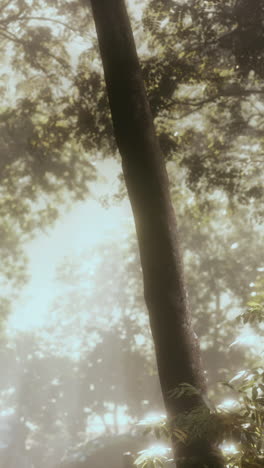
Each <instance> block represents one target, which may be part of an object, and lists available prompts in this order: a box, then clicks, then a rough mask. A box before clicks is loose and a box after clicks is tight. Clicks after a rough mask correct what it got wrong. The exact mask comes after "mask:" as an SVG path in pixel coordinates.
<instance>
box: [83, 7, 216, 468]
mask: <svg viewBox="0 0 264 468" xmlns="http://www.w3.org/2000/svg"><path fill="white" fill-rule="evenodd" d="M91 4H92V10H93V15H94V21H95V25H96V29H97V35H98V40H99V47H100V51H101V56H102V61H103V66H104V73H105V81H106V85H107V91H108V98H109V103H110V108H111V113H112V120H113V126H114V132H115V137H116V141H117V145H118V148H119V151H120V154H121V158H122V166H123V171H124V177H125V182H126V185H127V190H128V195H129V198H130V202H131V205H132V209H133V213H134V217H135V224H136V230H137V236H138V243H139V250H140V257H141V264H142V271H143V280H144V294H145V300H146V304H147V307H148V311H149V318H150V326H151V331H152V335H153V340H154V345H155V351H156V358H157V365H158V372H159V378H160V384H161V389H162V394H163V398H164V403H165V407H166V411H167V415H168V418H169V420H170V421H173V420H174V418H175V417H176V416H177V415H179V414H180V413H181V414H182V413H183V412H187V413H189V412H190V411H192V410H193V409H194V408H197V406H198V405H199V406H200V407H205V406H206V404H205V400H204V399H203V395H204V394H205V393H206V383H205V377H204V371H203V368H202V364H201V359H200V350H199V343H198V339H197V337H196V335H195V333H194V332H193V329H192V325H191V317H190V312H189V309H188V303H187V298H186V291H185V284H184V277H183V267H182V260H181V255H180V250H179V245H178V233H177V226H176V220H175V215H174V211H173V207H172V203H171V199H170V193H169V181H168V176H167V173H166V168H165V163H164V159H163V157H162V154H161V151H160V148H159V144H158V140H157V137H156V134H155V129H154V125H153V119H152V115H151V111H150V107H149V103H148V99H147V96H146V92H145V88H144V82H143V79H142V75H141V71H140V66H139V61H138V57H137V52H136V48H135V43H134V39H133V34H132V30H131V26H130V22H129V18H128V15H127V11H126V7H125V3H124V0H91ZM197 280H198V278H197ZM182 383H188V384H190V385H192V386H193V387H195V388H196V389H197V390H198V391H199V393H197V394H196V395H192V396H188V395H187V394H183V395H182V396H181V397H180V398H172V397H170V395H169V392H170V391H172V390H174V389H175V388H176V387H178V386H179V384H182ZM173 446H174V447H173V448H174V452H175V457H176V458H177V467H180V468H187V467H188V468H190V467H195V468H203V467H204V466H205V465H206V466H207V467H208V468H216V467H221V468H222V467H223V466H224V465H223V463H222V461H221V457H220V456H219V453H218V452H217V451H214V450H213V444H212V443H211V442H210V441H208V440H207V438H206V437H205V436H203V435H202V434H201V437H200V438H199V439H197V438H191V440H190V443H188V444H180V443H178V442H177V441H176V440H173Z"/></svg>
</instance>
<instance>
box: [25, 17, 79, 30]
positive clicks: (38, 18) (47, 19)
mask: <svg viewBox="0 0 264 468" xmlns="http://www.w3.org/2000/svg"><path fill="white" fill-rule="evenodd" d="M31 20H37V21H50V22H52V23H57V24H60V25H61V26H64V27H65V28H67V29H70V30H71V31H73V32H75V33H76V32H77V33H79V30H78V29H74V28H72V27H71V26H69V25H68V24H66V23H63V21H59V20H56V19H52V18H45V16H22V17H20V18H18V21H31Z"/></svg>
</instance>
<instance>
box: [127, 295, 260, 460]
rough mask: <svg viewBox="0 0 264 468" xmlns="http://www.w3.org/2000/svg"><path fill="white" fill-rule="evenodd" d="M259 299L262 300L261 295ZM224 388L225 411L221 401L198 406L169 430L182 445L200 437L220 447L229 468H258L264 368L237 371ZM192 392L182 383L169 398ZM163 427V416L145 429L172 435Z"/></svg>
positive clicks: (158, 433) (179, 416) (192, 389)
mask: <svg viewBox="0 0 264 468" xmlns="http://www.w3.org/2000/svg"><path fill="white" fill-rule="evenodd" d="M259 296H260V298H261V299H262V294H261V293H259ZM243 318H244V314H243V315H242V319H243ZM224 385H225V386H226V387H227V388H228V389H230V390H232V393H233V395H235V397H236V400H233V402H232V403H234V404H233V407H232V406H231V407H230V409H227V408H225V402H223V405H219V406H218V407H216V408H212V406H211V405H210V406H208V407H207V408H206V407H204V406H203V407H200V408H199V407H198V408H195V409H194V410H193V411H189V412H183V413H181V414H179V415H177V417H176V418H175V421H173V425H172V426H171V427H172V428H174V425H176V428H177V430H179V431H180V433H182V434H183V435H184V437H182V438H179V439H180V441H181V442H183V443H185V444H188V443H190V441H193V440H195V439H196V440H199V438H200V437H203V436H204V435H206V438H208V439H211V440H212V441H213V442H214V443H216V444H218V445H219V444H222V445H221V448H222V450H223V454H224V456H225V459H226V464H227V466H228V467H229V468H261V467H262V466H263V461H264V445H263V431H264V369H263V368H261V367H259V366H258V367H254V368H252V369H249V370H243V371H240V372H239V373H238V374H237V375H235V376H234V377H233V378H232V379H231V380H230V381H229V382H225V383H224ZM196 393H197V390H196V389H195V388H194V387H192V386H191V385H189V384H182V385H180V386H179V387H178V388H175V389H174V390H173V391H172V392H171V397H172V398H180V397H181V396H182V395H183V394H187V395H189V396H192V395H194V394H196ZM166 424H167V423H166V418H165V417H163V419H162V421H157V422H156V424H155V421H152V424H151V426H149V428H148V430H153V431H154V434H156V436H157V437H158V439H159V438H160V436H161V435H163V436H164V435H166V438H167V439H168V437H172V436H173V435H175V434H174V432H173V429H171V427H169V429H167V426H166ZM164 427H165V428H166V431H164ZM178 428H180V429H178ZM154 460H156V459H155V457H154ZM167 461H168V459H166V458H164V459H159V461H158V462H157V463H158V465H157V466H164V463H165V462H167ZM155 463H156V461H153V463H152V465H150V459H149V457H148V456H145V457H144V453H143V454H142V455H141V456H140V457H139V458H138V459H137V460H136V464H137V465H138V466H140V467H143V466H144V467H147V466H153V467H155V466H156V465H155Z"/></svg>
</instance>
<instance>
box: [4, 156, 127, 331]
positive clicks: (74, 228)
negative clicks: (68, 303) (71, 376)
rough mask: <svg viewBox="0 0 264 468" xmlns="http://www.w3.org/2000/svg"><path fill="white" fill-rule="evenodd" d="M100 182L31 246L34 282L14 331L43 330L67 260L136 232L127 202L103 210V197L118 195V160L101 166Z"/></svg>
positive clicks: (20, 307) (16, 314) (12, 319)
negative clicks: (58, 276)
mask: <svg viewBox="0 0 264 468" xmlns="http://www.w3.org/2000/svg"><path fill="white" fill-rule="evenodd" d="M98 170H99V172H100V175H101V176H100V181H99V182H97V183H94V184H93V185H92V196H91V197H90V198H88V199H87V201H86V202H82V203H76V204H75V205H74V206H73V207H72V210H71V211H70V212H68V213H65V214H64V215H63V216H62V217H61V218H60V219H59V220H58V221H57V223H56V225H55V226H54V227H52V228H51V229H50V230H48V232H47V233H46V234H45V233H43V234H40V235H38V236H37V237H36V239H35V240H33V241H32V242H30V243H29V244H28V245H27V247H26V251H27V254H28V256H29V259H30V274H31V281H30V283H29V284H28V285H27V286H26V287H25V288H24V291H23V293H22V296H21V299H20V301H19V302H18V303H17V304H16V307H15V312H14V314H12V315H11V317H10V319H9V326H10V327H12V328H19V329H24V330H25V329H29V328H31V327H34V326H41V325H42V324H43V320H44V319H45V313H46V312H47V309H48V307H49V305H50V303H51V301H52V299H53V298H54V296H55V295H56V293H58V290H57V289H58V285H56V282H55V281H54V279H55V273H56V267H57V266H58V265H59V264H60V262H61V261H62V260H63V258H64V257H65V256H68V255H80V253H81V252H82V251H83V250H84V249H87V248H93V247H94V248H95V249H96V248H98V245H99V244H100V243H102V242H103V241H105V240H107V239H109V240H111V241H112V240H113V239H116V240H117V242H120V241H122V238H124V236H125V235H127V234H128V232H131V231H132V230H133V219H132V214H131V210H130V205H129V202H128V200H127V199H125V200H123V201H122V202H120V203H116V204H114V205H113V204H112V203H111V206H110V207H109V208H105V207H103V206H102V204H101V203H100V201H98V200H99V199H100V197H105V196H111V195H113V194H114V193H116V192H117V188H118V179H117V176H118V173H119V164H118V163H117V162H116V161H114V160H110V161H109V160H108V161H104V162H100V163H98Z"/></svg>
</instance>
